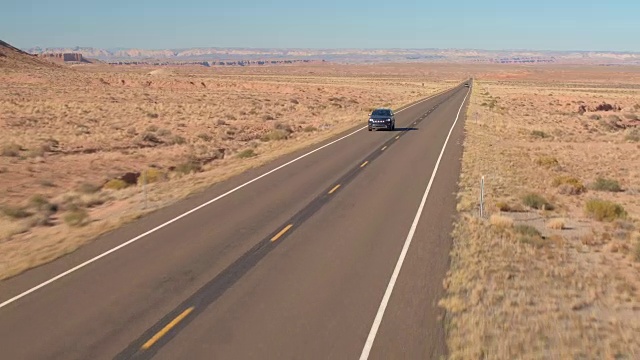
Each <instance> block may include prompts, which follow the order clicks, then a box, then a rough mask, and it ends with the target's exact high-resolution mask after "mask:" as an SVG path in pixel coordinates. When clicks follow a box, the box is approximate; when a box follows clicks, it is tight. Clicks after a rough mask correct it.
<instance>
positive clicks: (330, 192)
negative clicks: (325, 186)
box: [329, 184, 340, 195]
mask: <svg viewBox="0 0 640 360" xmlns="http://www.w3.org/2000/svg"><path fill="white" fill-rule="evenodd" d="M339 187H340V184H338V185H336V186H335V187H334V188H333V189H331V190H329V195H331V194H333V193H334V192H335V191H336V190H338V188H339Z"/></svg>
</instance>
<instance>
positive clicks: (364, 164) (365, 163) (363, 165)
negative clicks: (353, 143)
mask: <svg viewBox="0 0 640 360" xmlns="http://www.w3.org/2000/svg"><path fill="white" fill-rule="evenodd" d="M368 163H369V161H365V162H363V163H362V165H360V167H361V168H363V167H365V166H367V164H368Z"/></svg>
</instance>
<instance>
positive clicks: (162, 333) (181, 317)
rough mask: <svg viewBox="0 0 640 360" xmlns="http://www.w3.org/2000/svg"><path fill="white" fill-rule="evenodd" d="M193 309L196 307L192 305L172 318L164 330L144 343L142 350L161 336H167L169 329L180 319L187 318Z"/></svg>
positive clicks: (150, 345)
mask: <svg viewBox="0 0 640 360" xmlns="http://www.w3.org/2000/svg"><path fill="white" fill-rule="evenodd" d="M193 309H194V307H193V306H192V307H190V308H188V309H187V310H185V311H183V312H182V313H181V314H180V315H178V316H177V317H176V318H175V319H173V320H171V322H170V323H168V324H167V325H166V326H165V327H163V328H162V330H160V331H158V333H156V334H155V335H153V337H152V338H151V339H149V340H148V341H147V342H146V343H144V344H143V345H142V350H147V349H149V348H150V347H152V346H153V344H155V343H156V342H157V341H158V340H160V338H162V337H163V336H165V335H166V334H167V333H168V332H169V330H171V329H172V328H173V327H175V326H176V325H178V323H179V322H180V321H182V320H183V319H184V318H186V317H187V315H189V314H190V313H191V312H192V311H193Z"/></svg>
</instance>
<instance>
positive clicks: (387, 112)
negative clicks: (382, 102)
mask: <svg viewBox="0 0 640 360" xmlns="http://www.w3.org/2000/svg"><path fill="white" fill-rule="evenodd" d="M371 115H372V116H391V110H384V109H376V110H373V112H372V113H371Z"/></svg>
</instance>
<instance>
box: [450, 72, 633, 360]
mask: <svg viewBox="0 0 640 360" xmlns="http://www.w3.org/2000/svg"><path fill="white" fill-rule="evenodd" d="M507 69H513V72H510V71H509V70H507ZM531 69H532V70H531V72H529V73H527V72H526V71H524V70H522V69H518V68H506V67H505V73H504V74H505V75H497V74H495V73H491V72H485V73H481V74H479V75H478V77H479V80H478V81H476V83H475V86H474V88H473V96H472V98H471V102H470V106H469V109H468V112H467V114H468V121H467V122H466V125H465V126H466V138H465V147H464V155H463V165H462V174H461V178H460V185H461V190H460V194H459V204H458V209H459V211H460V212H461V217H460V220H459V221H458V222H457V224H456V228H455V231H454V234H453V236H454V248H453V250H452V265H451V270H450V272H449V275H448V277H447V279H446V281H445V287H446V290H447V295H446V297H445V298H444V299H443V300H442V301H441V305H442V306H443V307H445V309H446V310H447V321H446V328H447V342H448V345H449V350H450V358H451V359H543V358H544V359H548V358H552V359H605V358H607V359H614V358H615V359H637V358H638V355H639V354H640V339H639V338H638V337H637V334H639V333H640V293H639V291H638V289H640V276H638V275H639V274H640V262H637V261H636V260H635V258H637V257H638V256H640V255H638V253H639V251H640V250H638V249H639V248H640V245H637V244H638V242H636V241H637V240H634V237H635V235H633V232H634V231H635V230H634V229H636V228H637V222H638V214H640V199H639V198H638V194H640V152H638V150H639V148H638V147H637V144H636V143H634V142H633V141H632V139H630V138H629V134H631V133H635V132H636V130H633V128H627V130H625V131H620V130H615V131H612V130H610V129H607V128H603V127H602V124H601V123H600V120H599V119H607V121H608V124H609V125H611V126H613V127H614V128H615V129H618V125H619V124H621V123H622V122H624V121H627V120H628V121H629V122H627V123H624V124H625V125H624V126H636V125H634V123H632V122H631V121H632V118H633V116H626V115H625V116H622V114H638V112H639V110H640V107H636V106H635V105H636V104H637V99H638V98H640V78H638V77H634V79H635V80H633V81H629V78H626V75H624V74H623V72H624V70H622V69H619V70H618V71H619V73H616V71H614V70H612V69H608V70H604V71H600V70H599V69H595V68H590V69H589V70H588V71H587V70H585V69H580V68H574V69H565V71H564V72H563V73H562V74H560V73H558V72H557V71H556V70H555V69H553V68H551V67H549V68H545V67H539V68H536V69H535V71H534V70H533V68H531ZM605 73H606V74H607V77H608V79H605V78H604V77H603V74H605ZM584 79H588V81H589V82H586V81H585V80H584ZM614 82H616V83H614ZM602 102H607V103H611V104H617V105H619V106H620V107H621V108H622V110H621V111H619V112H617V113H616V114H615V115H618V118H619V119H620V120H615V118H613V117H609V115H610V113H607V112H590V111H586V112H579V111H578V110H579V106H580V105H582V104H586V105H587V106H588V107H589V106H595V105H597V104H601V103H602ZM483 104H484V105H483ZM491 104H493V106H489V105H491ZM550 139H552V141H551V140H550ZM483 175H484V176H485V187H486V197H485V201H486V203H487V207H486V208H487V209H489V210H490V211H498V209H501V210H503V211H504V210H509V211H513V209H512V208H513V207H514V205H516V204H518V203H520V201H521V200H523V199H525V198H528V199H527V200H525V203H526V204H527V206H530V208H529V210H528V211H525V212H509V214H508V215H509V217H510V218H512V219H513V220H514V226H513V227H512V228H510V229H509V230H508V231H505V230H504V229H501V228H499V227H497V226H495V224H496V223H499V222H500V221H499V220H497V219H499V218H498V217H496V215H495V214H493V215H492V216H491V218H490V219H489V220H488V221H486V220H481V219H478V218H477V217H476V216H477V206H478V204H477V199H478V189H477V188H478V187H477V181H478V179H480V177H481V176H483ZM598 178H603V179H615V181H617V183H618V185H619V187H616V186H615V184H611V182H609V181H604V182H603V181H602V180H597V179H598ZM580 179H583V181H586V182H588V183H589V184H591V183H592V182H593V183H594V184H600V185H597V186H596V187H593V186H589V187H587V186H585V185H584V184H583V182H582V181H581V180H580ZM550 185H551V186H552V187H550ZM550 189H554V190H556V191H554V193H553V194H552V193H550V192H549V190H550ZM619 189H624V191H618V190H619ZM612 190H614V191H612ZM596 191H597V196H598V197H599V198H600V200H601V202H599V203H598V206H595V207H593V205H591V207H592V208H593V209H594V212H593V213H590V212H587V213H586V212H585V209H586V208H587V207H588V205H587V204H588V203H589V200H590V199H592V198H593V197H594V196H595V194H596ZM528 194H534V195H530V196H528V197H527V195H528ZM538 194H544V196H543V199H540V198H539V197H538ZM602 201H606V202H602ZM546 202H548V203H552V204H553V205H555V209H554V210H549V209H545V210H540V208H541V207H542V206H538V205H539V204H543V203H546ZM603 204H604V205H603ZM494 209H495V210H494ZM595 214H599V215H595ZM598 218H601V219H603V220H605V219H608V220H613V219H618V220H615V221H612V222H610V221H603V222H601V221H598ZM619 218H623V219H622V220H620V219H619ZM638 258H640V257H638Z"/></svg>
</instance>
